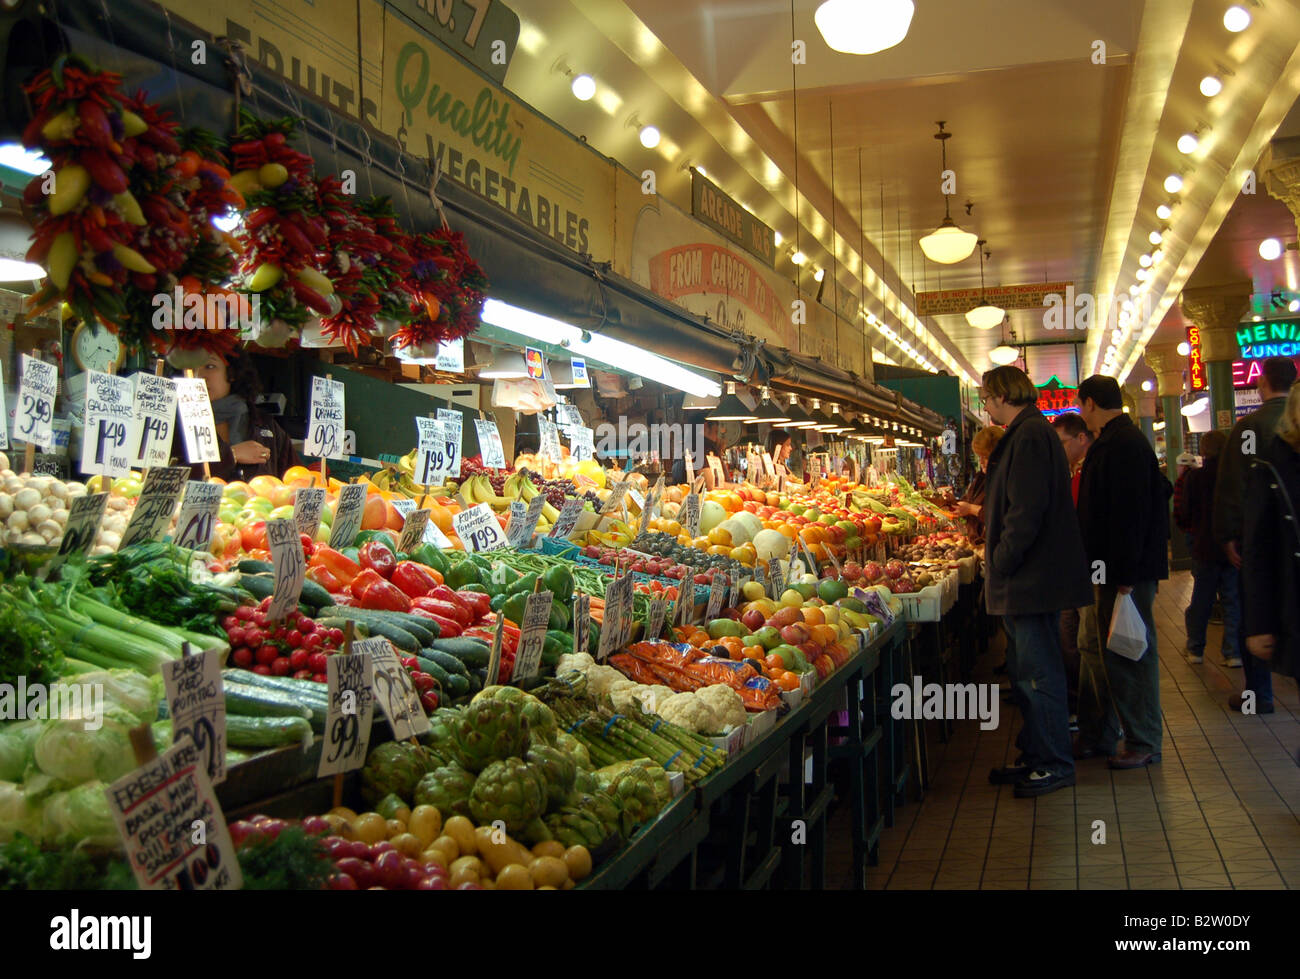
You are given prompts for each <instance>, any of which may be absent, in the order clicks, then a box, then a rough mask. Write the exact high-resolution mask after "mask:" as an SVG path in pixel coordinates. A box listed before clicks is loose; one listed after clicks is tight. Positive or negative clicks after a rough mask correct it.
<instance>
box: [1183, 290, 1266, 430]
mask: <svg viewBox="0 0 1300 979" xmlns="http://www.w3.org/2000/svg"><path fill="white" fill-rule="evenodd" d="M1253 288H1254V287H1253V286H1252V284H1251V283H1250V282H1249V281H1244V282H1237V283H1232V284H1229V285H1224V286H1207V287H1205V288H1201V289H1184V290H1183V295H1182V307H1183V316H1185V317H1186V318H1187V319H1189V320H1191V321H1192V322H1193V323H1195V324H1196V325H1197V326H1198V327H1200V330H1201V359H1202V360H1204V361H1205V364H1206V368H1205V373H1206V376H1207V378H1208V379H1209V382H1210V407H1211V408H1212V409H1213V411H1214V427H1215V428H1225V429H1226V428H1231V427H1232V422H1233V408H1234V406H1235V405H1234V401H1233V394H1232V362H1233V361H1234V360H1236V359H1237V354H1238V353H1239V346H1238V344H1237V327H1238V326H1239V325H1240V323H1241V318H1242V317H1243V316H1244V315H1245V314H1246V310H1248V309H1249V308H1250V296H1251V292H1252V291H1253Z"/></svg>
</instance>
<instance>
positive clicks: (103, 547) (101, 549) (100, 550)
mask: <svg viewBox="0 0 1300 979" xmlns="http://www.w3.org/2000/svg"><path fill="white" fill-rule="evenodd" d="M112 553H113V549H112V548H111V547H109V546H108V545H107V544H96V545H95V546H94V547H92V548H91V549H90V556H91V557H101V556H103V555H105V554H112Z"/></svg>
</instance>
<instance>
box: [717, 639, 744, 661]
mask: <svg viewBox="0 0 1300 979" xmlns="http://www.w3.org/2000/svg"><path fill="white" fill-rule="evenodd" d="M716 644H717V645H719V646H721V647H722V648H723V649H725V650H726V651H727V655H728V656H730V657H731V658H732V659H740V658H741V653H742V652H743V651H744V649H745V644H744V643H743V642H741V641H740V637H739V636H723V637H722V638H721V639H719V640H717V643H716Z"/></svg>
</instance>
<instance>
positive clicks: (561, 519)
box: [548, 500, 583, 538]
mask: <svg viewBox="0 0 1300 979" xmlns="http://www.w3.org/2000/svg"><path fill="white" fill-rule="evenodd" d="M582 510H583V506H582V500H565V501H564V506H562V507H560V515H559V516H558V517H556V519H555V523H554V524H553V525H552V526H551V532H550V534H549V535H548V536H550V537H557V538H563V537H568V536H569V535H570V534H571V533H573V528H574V527H576V526H578V517H579V515H580V514H581V513H582Z"/></svg>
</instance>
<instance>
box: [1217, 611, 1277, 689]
mask: <svg viewBox="0 0 1300 979" xmlns="http://www.w3.org/2000/svg"><path fill="white" fill-rule="evenodd" d="M1237 618H1238V622H1237V648H1238V649H1240V650H1241V672H1242V674H1243V676H1242V678H1241V685H1242V689H1244V690H1254V691H1255V709H1256V710H1259V709H1260V708H1261V707H1272V706H1273V671H1272V668H1271V667H1270V666H1269V664H1268V661H1267V660H1262V659H1257V658H1256V657H1254V656H1252V655H1250V650H1248V649H1247V648H1246V617H1245V616H1244V615H1241V616H1238V617H1237ZM1224 628H1225V629H1226V628H1227V626H1226V625H1225V626H1224Z"/></svg>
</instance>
